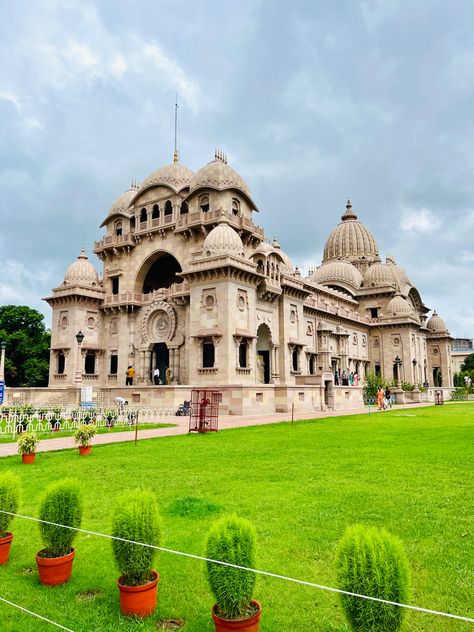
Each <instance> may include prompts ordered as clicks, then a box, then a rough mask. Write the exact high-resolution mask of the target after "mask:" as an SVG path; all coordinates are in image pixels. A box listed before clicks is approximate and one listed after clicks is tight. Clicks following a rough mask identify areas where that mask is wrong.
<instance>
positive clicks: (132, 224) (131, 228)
mask: <svg viewBox="0 0 474 632" xmlns="http://www.w3.org/2000/svg"><path fill="white" fill-rule="evenodd" d="M130 230H135V215H134V216H133V217H131V218H130Z"/></svg>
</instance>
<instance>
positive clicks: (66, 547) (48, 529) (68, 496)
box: [36, 479, 82, 586]
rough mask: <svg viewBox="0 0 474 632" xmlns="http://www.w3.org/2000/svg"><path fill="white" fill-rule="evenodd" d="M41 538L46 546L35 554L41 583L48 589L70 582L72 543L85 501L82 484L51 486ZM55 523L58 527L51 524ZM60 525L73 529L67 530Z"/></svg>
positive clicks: (44, 503) (44, 504)
mask: <svg viewBox="0 0 474 632" xmlns="http://www.w3.org/2000/svg"><path fill="white" fill-rule="evenodd" d="M39 517H40V520H44V521H45V522H40V523H39V528H40V532H41V539H42V540H43V544H44V546H45V548H44V549H41V551H39V552H38V553H37V554H36V563H37V565H38V572H39V576H40V582H41V583H42V584H45V585H47V586H56V585H58V584H64V583H65V582H67V581H68V580H69V577H70V576H71V571H72V564H73V561H74V557H75V553H76V552H75V550H74V549H73V548H72V543H73V541H74V539H75V537H76V535H77V531H74V529H78V528H79V527H80V526H81V518H82V500H81V494H80V488H79V485H78V484H77V483H76V482H75V481H73V480H68V479H64V480H61V481H58V482H56V483H52V484H51V485H50V486H49V487H48V488H47V489H46V492H45V495H44V497H43V500H42V502H41V506H40V515H39ZM48 523H56V524H48ZM57 525H66V526H69V527H73V528H72V529H65V528H64V527H60V526H57Z"/></svg>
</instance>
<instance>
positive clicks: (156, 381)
mask: <svg viewBox="0 0 474 632" xmlns="http://www.w3.org/2000/svg"><path fill="white" fill-rule="evenodd" d="M159 383H160V369H159V368H158V367H156V369H155V370H154V371H153V384H154V385H155V386H158V384H159Z"/></svg>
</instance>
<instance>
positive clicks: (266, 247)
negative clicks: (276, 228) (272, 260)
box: [251, 241, 275, 257]
mask: <svg viewBox="0 0 474 632" xmlns="http://www.w3.org/2000/svg"><path fill="white" fill-rule="evenodd" d="M272 252H275V249H274V248H273V246H272V245H271V244H269V243H268V241H262V242H260V243H259V244H258V246H257V247H256V248H255V250H254V251H253V253H252V255H251V256H252V257H253V256H254V255H264V256H265V257H268V255H269V254H271V253H272Z"/></svg>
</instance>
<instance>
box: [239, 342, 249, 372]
mask: <svg viewBox="0 0 474 632" xmlns="http://www.w3.org/2000/svg"><path fill="white" fill-rule="evenodd" d="M247 349H248V345H247V343H246V342H241V343H240V344H239V367H240V368H242V369H246V368H247Z"/></svg>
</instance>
